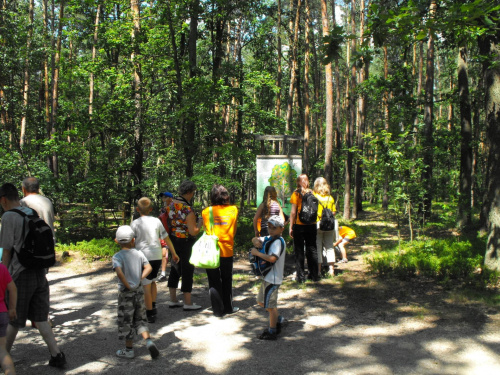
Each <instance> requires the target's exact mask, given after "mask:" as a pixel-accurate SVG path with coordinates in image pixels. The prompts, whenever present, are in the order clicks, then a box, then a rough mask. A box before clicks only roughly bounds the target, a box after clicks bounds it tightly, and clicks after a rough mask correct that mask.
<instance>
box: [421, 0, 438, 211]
mask: <svg viewBox="0 0 500 375" xmlns="http://www.w3.org/2000/svg"><path fill="white" fill-rule="evenodd" d="M436 9H437V5H436V0H431V4H430V6H429V18H431V19H432V18H434V17H435V14H436ZM433 112H434V30H432V29H429V40H428V42H427V68H426V72H425V103H424V133H423V145H424V151H423V153H424V155H423V164H424V166H423V171H422V186H423V188H424V191H425V193H424V201H423V207H422V212H421V213H422V214H423V216H424V217H429V216H430V214H431V204H432V191H433V186H432V169H433V165H434V163H433V159H434V138H433V131H434V125H433Z"/></svg>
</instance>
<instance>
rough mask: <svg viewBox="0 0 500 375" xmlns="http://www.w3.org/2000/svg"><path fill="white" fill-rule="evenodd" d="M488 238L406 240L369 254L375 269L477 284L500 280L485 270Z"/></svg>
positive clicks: (387, 273) (402, 275)
mask: <svg viewBox="0 0 500 375" xmlns="http://www.w3.org/2000/svg"><path fill="white" fill-rule="evenodd" d="M485 247H486V244H485V239H484V238H479V239H473V240H463V241H457V240H456V239H440V240H432V241H414V242H412V243H405V244H404V245H403V246H402V247H401V250H398V248H397V247H395V248H393V249H390V250H386V251H382V252H378V253H372V254H369V255H367V256H366V261H367V263H368V264H369V265H370V267H371V270H372V272H375V273H377V274H378V275H380V276H391V275H392V276H395V277H397V278H399V279H403V280H406V279H409V278H412V277H416V276H421V277H428V278H432V279H435V280H437V281H441V282H445V283H446V282H450V281H452V280H459V281H462V282H465V283H467V284H469V285H473V286H475V287H485V286H486V285H488V284H495V283H496V282H498V276H499V275H498V274H495V273H492V272H489V271H486V270H482V265H483V262H484V255H483V253H484V248H485Z"/></svg>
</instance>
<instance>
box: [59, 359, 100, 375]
mask: <svg viewBox="0 0 500 375" xmlns="http://www.w3.org/2000/svg"><path fill="white" fill-rule="evenodd" d="M109 367H110V364H109V363H105V362H99V361H93V362H90V363H87V364H85V365H83V366H80V367H77V368H74V369H71V370H66V371H65V372H64V373H65V374H68V375H72V374H99V373H101V372H104V371H105V370H109ZM54 372H55V371H54Z"/></svg>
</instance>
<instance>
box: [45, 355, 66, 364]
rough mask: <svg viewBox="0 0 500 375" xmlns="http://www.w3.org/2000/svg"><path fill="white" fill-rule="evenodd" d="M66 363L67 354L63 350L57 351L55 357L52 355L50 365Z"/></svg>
mask: <svg viewBox="0 0 500 375" xmlns="http://www.w3.org/2000/svg"><path fill="white" fill-rule="evenodd" d="M65 364H66V356H65V355H64V353H63V352H60V353H57V355H56V356H55V357H53V356H50V359H49V366H52V367H63V366H64V365H65Z"/></svg>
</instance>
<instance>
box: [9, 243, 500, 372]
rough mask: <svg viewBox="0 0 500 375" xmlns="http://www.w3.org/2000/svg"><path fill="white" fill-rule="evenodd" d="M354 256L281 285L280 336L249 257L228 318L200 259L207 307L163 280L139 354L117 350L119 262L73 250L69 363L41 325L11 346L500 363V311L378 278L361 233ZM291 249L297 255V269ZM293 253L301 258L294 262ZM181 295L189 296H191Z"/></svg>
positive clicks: (474, 367) (109, 358)
mask: <svg viewBox="0 0 500 375" xmlns="http://www.w3.org/2000/svg"><path fill="white" fill-rule="evenodd" d="M350 246H352V248H351V250H352V252H351V261H350V262H349V263H347V264H342V265H339V266H338V269H337V276H335V278H329V279H323V280H322V281H320V282H319V283H310V282H308V283H306V284H303V285H297V284H296V283H295V282H293V281H291V280H290V277H289V278H288V281H287V282H286V283H285V284H284V285H283V286H282V287H281V289H280V296H279V309H280V313H281V314H283V315H284V316H285V317H286V318H287V319H289V321H290V323H289V325H288V326H287V327H286V328H285V329H284V330H283V332H282V334H281V335H280V337H279V339H278V340H277V341H274V342H273V341H261V340H258V339H257V338H256V336H257V335H258V334H259V333H261V332H262V331H263V329H264V328H265V327H266V326H267V321H268V320H267V313H266V312H265V311H264V310H263V309H262V308H260V307H259V306H258V305H257V304H256V300H255V293H256V287H257V285H258V280H256V279H255V278H254V277H252V276H251V275H249V266H248V262H247V261H246V259H243V258H242V259H240V260H238V261H237V262H236V264H235V276H234V279H235V287H234V300H235V305H236V306H238V307H240V308H241V311H240V312H238V313H237V314H234V315H230V316H226V317H224V318H222V319H219V318H216V317H214V316H213V315H212V314H211V312H210V311H209V310H208V306H209V305H210V302H209V298H208V291H207V282H206V279H205V278H204V277H203V275H204V274H203V273H202V272H200V270H197V274H198V275H199V276H197V277H196V279H197V281H196V285H195V288H194V290H193V300H194V301H195V302H196V303H198V304H200V305H202V306H203V307H204V309H203V310H200V311H197V312H184V311H183V310H182V309H169V308H168V307H167V305H166V302H167V301H168V295H167V294H168V293H167V292H168V290H167V286H166V283H160V284H159V293H158V310H159V316H158V321H157V322H156V323H155V324H151V325H150V330H151V334H152V336H153V338H154V340H155V342H156V344H157V346H158V348H159V350H160V353H161V354H160V357H159V358H158V359H157V360H152V359H151V358H150V356H149V354H148V352H147V350H146V348H145V347H144V345H143V344H142V342H139V343H138V344H137V345H136V347H135V348H136V349H135V350H136V358H135V359H133V360H125V359H120V358H117V357H116V356H115V352H116V350H117V349H119V348H122V346H123V342H120V341H119V340H118V338H117V333H116V331H117V330H116V323H115V319H116V312H115V311H116V304H117V302H116V277H115V275H114V273H113V272H112V271H111V266H110V262H109V261H108V262H93V263H88V262H85V261H84V260H82V259H79V256H78V254H74V257H73V259H74V260H73V261H72V262H69V263H64V264H62V265H60V264H58V266H56V267H54V268H53V269H51V271H50V273H49V274H48V278H49V280H50V284H51V315H52V316H53V319H54V322H55V324H56V325H55V327H54V331H55V334H56V337H57V339H58V341H59V343H60V346H61V348H62V349H63V351H64V352H65V353H66V356H67V360H68V364H67V366H66V368H65V369H64V370H61V371H57V370H55V369H53V368H51V367H49V366H47V361H48V352H47V349H46V347H45V345H44V343H43V342H42V339H41V337H40V335H39V334H38V331H37V330H36V329H32V328H26V329H24V330H22V331H20V333H19V336H18V338H17V340H16V342H15V344H14V348H13V350H12V356H13V359H14V361H15V364H16V369H17V372H18V374H25V375H30V374H33V375H35V374H36V375H43V374H55V373H61V374H62V373H64V374H125V375H126V374H134V375H136V374H140V373H144V374H148V375H154V374H165V373H166V374H234V373H237V374H238V375H244V374H291V373H293V374H331V373H335V374H464V375H465V374H482V375H489V374H491V375H493V374H500V355H499V353H500V311H499V309H497V308H491V307H485V306H484V305H482V304H479V303H477V304H476V303H469V302H462V301H456V300H455V299H453V298H451V297H450V296H452V295H451V294H450V293H449V292H448V291H446V290H443V288H441V287H440V286H438V285H436V284H434V283H432V282H426V281H419V282H401V281H395V280H380V279H378V278H376V277H374V276H372V275H370V274H368V273H367V272H366V265H365V264H364V263H363V259H362V256H361V254H362V252H363V251H364V250H363V249H364V247H365V246H366V247H370V246H373V245H371V244H370V243H369V241H363V240H362V239H360V240H359V241H358V240H357V242H356V243H353V244H352V245H350ZM292 258H293V257H292V256H290V255H288V258H287V259H288V261H287V263H288V266H287V269H288V270H289V272H290V271H291V269H290V265H291V264H290V263H291V261H292ZM292 263H293V262H292ZM181 298H182V296H181Z"/></svg>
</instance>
